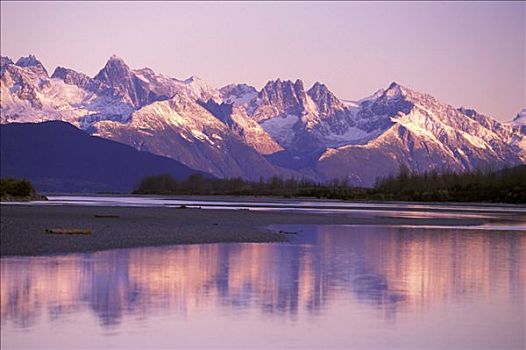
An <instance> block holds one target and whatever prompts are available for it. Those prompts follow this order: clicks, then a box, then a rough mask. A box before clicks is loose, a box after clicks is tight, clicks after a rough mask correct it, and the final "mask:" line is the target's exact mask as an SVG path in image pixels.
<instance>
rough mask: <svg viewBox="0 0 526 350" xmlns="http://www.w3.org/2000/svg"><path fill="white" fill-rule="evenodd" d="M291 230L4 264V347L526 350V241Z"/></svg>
mask: <svg viewBox="0 0 526 350" xmlns="http://www.w3.org/2000/svg"><path fill="white" fill-rule="evenodd" d="M280 228H281V229H284V230H287V231H298V232H300V233H299V234H298V235H297V237H296V238H295V239H294V241H293V242H291V243H289V244H208V245H189V246H172V247H160V248H139V249H123V250H112V251H104V252H97V253H87V254H70V255H63V256H53V257H35V258H25V257H24V258H22V257H14V258H3V259H1V319H2V340H1V341H2V348H6V349H7V348H14V347H48V348H71V347H108V346H112V347H145V346H147V347H176V346H177V347H211V348H216V347H259V348H260V347H271V348H274V347H300V348H304V347H340V348H349V347H353V346H354V347H357V348H387V347H389V348H470V349H471V348H495V347H501V348H502V347H504V348H524V347H525V345H526V341H525V336H524V329H525V327H526V321H525V312H524V310H525V280H526V276H525V275H526V272H525V268H524V266H526V234H525V233H524V232H497V231H486V232H484V231H480V230H476V231H469V230H455V229H421V228H419V229H416V228H389V227H366V226H282V227H280ZM294 236H296V235H294Z"/></svg>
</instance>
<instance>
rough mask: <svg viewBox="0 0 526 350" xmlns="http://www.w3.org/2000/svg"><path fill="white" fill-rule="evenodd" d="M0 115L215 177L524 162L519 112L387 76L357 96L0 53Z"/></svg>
mask: <svg viewBox="0 0 526 350" xmlns="http://www.w3.org/2000/svg"><path fill="white" fill-rule="evenodd" d="M0 81H1V97H2V104H1V106H0V111H1V113H0V120H1V122H2V123H10V122H39V121H44V120H63V121H67V122H69V123H71V124H74V125H76V126H78V127H80V128H82V129H83V130H85V131H87V132H88V133H90V134H93V135H97V136H101V137H104V138H108V139H112V140H115V141H119V142H122V143H126V144H129V145H131V146H133V147H135V148H137V149H140V150H147V151H150V152H152V153H156V154H159V155H163V156H167V157H170V158H173V159H175V160H178V161H180V162H182V163H183V164H185V165H187V166H189V167H192V168H194V169H198V170H202V171H205V172H208V173H211V174H213V175H216V176H221V177H232V176H241V177H244V178H248V179H258V178H259V177H269V176H272V175H284V176H304V177H309V178H313V179H318V180H328V179H332V178H347V179H349V180H351V182H352V183H354V184H357V185H365V186H370V185H372V184H373V183H374V181H375V179H376V178H377V177H378V176H386V175H389V174H393V173H396V172H397V171H398V169H399V167H400V165H402V164H403V165H406V166H407V167H409V168H410V169H412V170H414V171H417V172H421V171H426V170H432V169H437V170H443V169H449V170H454V171H464V170H472V169H475V168H477V167H480V166H492V167H494V168H499V167H505V166H511V165H515V164H520V163H524V162H526V130H525V128H524V116H523V114H524V111H523V112H522V114H520V115H518V116H517V118H515V120H514V121H513V122H511V123H502V122H498V121H496V120H495V119H493V118H491V117H488V116H484V115H481V114H479V113H477V112H476V111H474V110H471V109H464V108H458V109H457V108H453V107H451V106H449V105H447V104H445V103H441V102H439V101H437V100H436V99H435V98H433V97H432V96H430V95H427V94H423V93H419V92H416V91H413V90H410V89H408V88H406V87H403V86H401V85H399V84H397V83H392V84H391V85H390V86H389V87H387V88H386V89H380V90H378V91H377V92H375V93H374V94H373V95H371V96H369V97H366V98H364V99H361V100H359V101H355V102H353V101H346V100H342V99H339V98H338V97H336V96H335V95H334V94H333V93H332V92H331V91H330V90H329V89H328V87H327V86H325V85H324V84H322V83H319V82H317V83H315V84H314V85H313V86H312V87H311V88H309V89H306V88H305V86H304V84H303V82H302V81H301V80H296V81H288V80H284V81H283V80H280V79H277V80H273V81H269V82H268V83H267V84H266V85H265V86H264V87H263V88H262V89H261V90H260V91H257V90H256V89H255V88H254V87H251V86H249V85H246V84H230V85H227V86H225V87H223V88H221V89H215V88H213V87H211V86H209V85H208V84H206V82H204V81H203V80H201V79H199V78H197V77H195V76H194V77H191V78H188V79H186V80H179V79H176V78H171V77H167V76H164V75H162V74H158V73H156V72H154V71H153V70H151V69H149V68H143V69H131V68H130V67H129V66H128V65H127V64H126V63H125V62H124V61H123V60H122V59H120V58H118V57H116V56H112V57H111V58H110V59H109V60H108V62H107V63H106V65H105V66H104V67H103V68H102V69H101V70H100V72H99V73H98V74H97V75H96V76H95V77H93V78H91V77H89V76H87V75H85V74H82V73H79V72H76V71H74V70H72V69H68V68H64V67H57V68H56V69H55V71H54V72H53V74H52V75H51V76H48V73H47V71H46V69H45V68H44V66H43V65H42V63H41V62H40V61H38V59H36V57H34V56H29V57H25V58H21V59H19V60H18V61H17V62H16V63H14V62H13V61H12V60H10V59H9V58H7V57H2V60H1V79H0Z"/></svg>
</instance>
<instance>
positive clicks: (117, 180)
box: [0, 121, 203, 192]
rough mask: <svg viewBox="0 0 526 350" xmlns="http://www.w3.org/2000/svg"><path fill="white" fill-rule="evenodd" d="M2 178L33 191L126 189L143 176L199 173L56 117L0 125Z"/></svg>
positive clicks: (117, 190) (122, 190)
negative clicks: (31, 186)
mask: <svg viewBox="0 0 526 350" xmlns="http://www.w3.org/2000/svg"><path fill="white" fill-rule="evenodd" d="M0 130H1V148H0V150H1V167H0V176H1V177H16V178H24V179H28V180H30V181H31V182H32V183H33V184H34V185H35V187H36V189H37V191H44V192H45V191H48V192H130V191H131V190H132V189H133V188H135V187H136V186H137V184H138V183H139V180H140V179H141V178H142V177H144V176H147V175H153V174H159V173H168V174H170V176H173V177H174V178H176V179H183V178H186V177H188V176H190V175H192V174H203V173H202V172H198V171H195V170H193V169H190V168H188V167H186V166H185V165H182V164H181V163H179V162H177V161H175V160H173V159H169V158H165V157H161V156H157V155H154V154H151V153H148V152H140V151H137V150H135V149H134V148H132V147H130V146H127V145H124V144H120V143H117V142H114V141H110V140H105V139H102V138H99V137H94V136H89V135H88V134H86V133H85V132H83V131H81V130H79V129H77V128H76V127H74V126H73V125H71V124H68V123H65V122H59V121H52V122H44V123H38V124H29V123H24V124H7V125H1V126H0Z"/></svg>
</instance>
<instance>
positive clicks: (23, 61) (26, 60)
mask: <svg viewBox="0 0 526 350" xmlns="http://www.w3.org/2000/svg"><path fill="white" fill-rule="evenodd" d="M15 64H16V65H17V66H19V67H23V68H29V67H32V68H34V69H37V70H39V71H41V72H43V73H45V75H46V76H47V70H46V68H45V67H44V65H43V64H42V63H41V62H40V61H39V60H38V59H37V58H36V57H35V55H29V56H26V57H20V58H19V59H18V61H16V63H15Z"/></svg>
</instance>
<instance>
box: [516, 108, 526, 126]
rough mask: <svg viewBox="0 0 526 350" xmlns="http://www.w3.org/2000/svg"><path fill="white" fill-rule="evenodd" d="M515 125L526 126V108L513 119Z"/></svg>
mask: <svg viewBox="0 0 526 350" xmlns="http://www.w3.org/2000/svg"><path fill="white" fill-rule="evenodd" d="M513 123H514V124H516V125H526V108H524V109H523V110H522V111H520V112H519V113H517V116H516V117H515V118H513Z"/></svg>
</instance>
